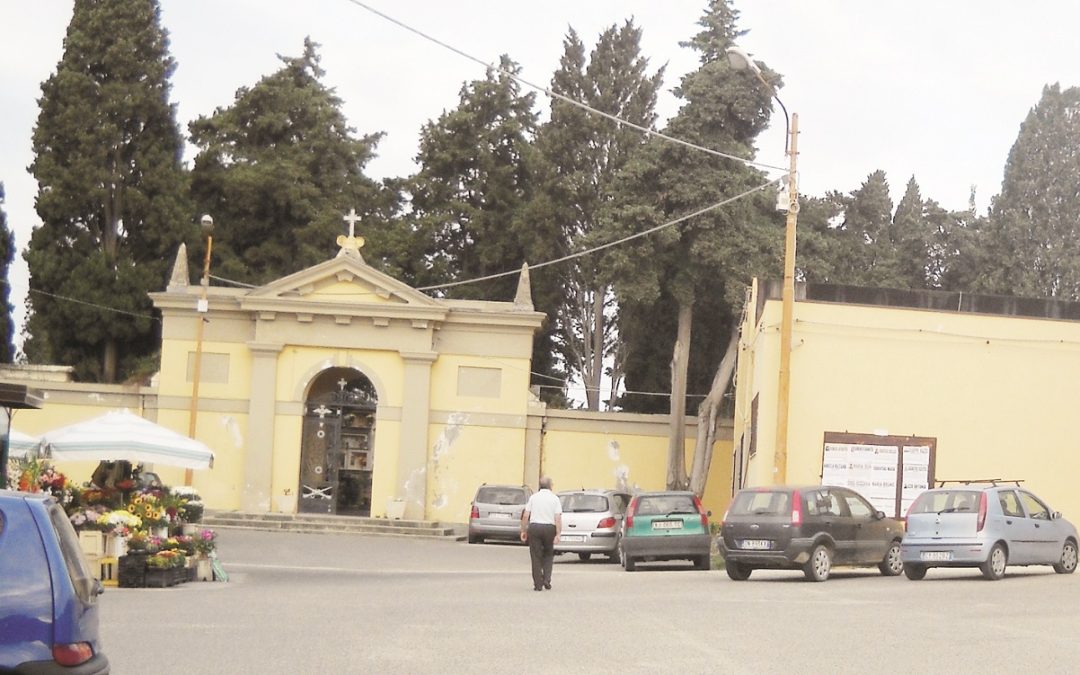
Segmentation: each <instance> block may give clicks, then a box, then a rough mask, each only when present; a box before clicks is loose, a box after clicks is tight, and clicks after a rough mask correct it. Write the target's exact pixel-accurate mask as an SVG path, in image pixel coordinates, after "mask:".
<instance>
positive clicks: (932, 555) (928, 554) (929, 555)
mask: <svg viewBox="0 0 1080 675" xmlns="http://www.w3.org/2000/svg"><path fill="white" fill-rule="evenodd" d="M919 559H920V560H952V551H923V552H922V553H920V554H919Z"/></svg>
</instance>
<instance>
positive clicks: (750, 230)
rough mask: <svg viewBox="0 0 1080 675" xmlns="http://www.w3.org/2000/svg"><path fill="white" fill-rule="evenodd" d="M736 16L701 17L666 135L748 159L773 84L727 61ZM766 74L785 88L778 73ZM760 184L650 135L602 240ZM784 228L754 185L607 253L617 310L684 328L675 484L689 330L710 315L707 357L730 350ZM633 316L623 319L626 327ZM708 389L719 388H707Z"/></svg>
mask: <svg viewBox="0 0 1080 675" xmlns="http://www.w3.org/2000/svg"><path fill="white" fill-rule="evenodd" d="M737 18H738V13H737V12H736V11H735V10H734V9H733V8H732V7H731V6H730V4H729V2H728V1H727V0H712V2H710V4H709V7H708V9H707V10H706V12H705V14H704V16H703V17H702V19H701V21H700V22H699V23H700V25H701V26H702V30H701V32H699V33H698V34H697V35H696V36H694V38H693V39H692V40H690V42H689V43H687V45H688V46H690V47H692V48H694V49H695V50H697V51H698V52H699V53H700V55H701V66H700V67H699V68H698V69H697V70H696V71H694V72H692V73H690V74H688V75H686V76H685V77H684V78H683V79H682V82H681V84H680V86H679V87H678V88H677V89H676V90H675V93H676V95H677V96H678V97H679V98H681V99H683V100H684V101H685V103H684V105H683V107H682V108H681V109H680V110H679V113H678V114H677V115H676V116H675V118H673V119H672V120H671V122H670V123H669V125H668V127H667V129H665V131H666V132H667V133H668V134H669V135H671V136H674V137H676V138H680V139H683V140H686V141H690V142H692V143H697V144H699V145H703V146H706V147H709V148H712V149H715V150H719V151H721V152H725V153H728V154H732V155H736V156H740V157H752V156H753V141H754V138H755V137H756V136H757V135H758V134H759V133H760V132H761V131H762V130H763V129H764V128H765V126H766V125H767V124H768V120H769V116H770V112H771V99H770V93H769V91H768V90H767V89H766V88H765V87H763V86H761V84H760V83H759V82H758V81H757V80H756V79H755V78H754V77H753V76H748V74H747V73H745V72H740V71H736V70H734V69H732V68H731V66H730V65H729V64H728V61H727V59H726V56H725V52H726V49H727V48H728V47H730V46H733V45H734V42H735V39H736V38H737V37H738V36H740V35H741V34H742V32H740V31H739V30H738V29H737V27H736V23H737ZM763 70H764V69H763ZM764 72H765V75H766V77H768V78H770V79H771V80H772V81H774V82H776V86H779V82H778V80H777V78H776V76H775V74H773V73H770V72H768V71H767V70H765V71H764ZM764 182H765V179H764V177H763V176H762V175H761V174H760V173H759V172H758V171H755V170H753V169H751V168H749V167H747V166H746V165H745V164H744V163H742V162H739V161H735V160H731V159H726V158H720V157H716V156H714V155H708V154H705V153H703V152H701V151H697V150H693V149H690V148H686V147H684V146H680V145H673V144H671V143H668V142H666V141H664V140H662V139H656V138H654V139H652V140H650V141H649V142H648V143H647V144H645V145H644V146H643V147H642V149H641V151H639V152H638V153H636V154H635V156H634V157H633V158H632V159H631V160H630V161H629V162H628V163H627V165H626V167H625V168H624V170H623V171H622V173H621V175H620V179H619V180H618V181H617V182H616V188H615V190H614V192H613V194H612V199H611V204H612V207H611V209H610V211H609V213H608V216H607V217H606V218H605V223H604V228H603V230H604V231H603V233H602V234H603V238H604V239H606V240H614V239H616V238H618V237H620V236H625V235H628V234H630V233H634V232H640V231H642V230H645V229H647V228H650V227H654V226H656V225H659V224H661V223H663V222H665V221H668V220H671V219H673V218H676V217H679V216H682V215H684V214H687V213H690V212H692V211H694V210H696V209H700V208H702V207H705V206H709V205H712V204H716V203H718V202H720V201H722V200H724V199H725V198H729V197H733V196H735V195H738V194H740V193H743V192H745V191H748V190H751V189H752V188H754V187H756V186H759V185H761V184H763V183H764ZM780 225H781V221H780V219H778V218H777V217H776V215H775V213H774V212H773V203H772V202H770V201H769V200H768V199H767V198H766V197H765V196H764V195H762V194H761V193H755V194H754V195H751V196H749V197H746V198H744V199H740V200H737V201H735V202H732V203H731V204H729V205H727V206H725V207H723V208H720V209H716V210H714V211H711V212H709V213H708V214H705V215H702V216H699V217H697V218H695V219H693V220H691V221H689V222H686V223H683V224H681V225H679V226H677V227H671V228H667V229H664V230H661V231H659V232H657V233H655V234H653V235H651V236H649V237H648V238H645V239H642V240H640V241H638V242H635V243H634V244H633V245H629V246H622V247H616V248H614V249H612V251H611V253H610V255H608V256H606V258H605V265H606V266H607V268H608V271H609V273H610V279H611V281H612V282H613V284H614V287H615V289H616V293H617V294H618V297H619V302H620V306H621V307H624V308H625V307H627V306H630V305H636V306H637V307H641V308H646V307H657V303H659V302H660V301H662V300H666V301H667V302H666V306H665V307H664V308H663V309H664V310H665V311H666V313H667V315H668V316H669V317H670V316H674V325H675V326H676V327H677V328H676V333H675V339H674V344H673V349H672V357H671V359H670V364H671V389H670V391H671V398H670V412H671V418H672V433H671V438H670V439H669V453H668V459H669V470H668V480H667V483H668V486H669V487H672V488H674V487H686V486H687V485H688V484H689V481H688V480H687V475H686V469H685V464H684V462H683V459H682V448H683V442H682V441H683V430H682V420H683V417H684V412H685V405H686V398H685V395H686V393H687V371H688V368H689V366H690V365H691V364H692V363H693V362H694V358H693V356H692V355H691V352H692V350H693V347H694V345H695V344H701V343H702V341H701V340H697V341H696V342H694V341H692V326H694V325H695V324H696V323H698V324H701V323H704V322H705V321H707V322H708V328H707V329H706V330H702V331H699V332H700V333H701V334H702V336H703V338H704V339H705V340H706V341H710V342H711V343H712V344H710V345H709V347H707V348H706V353H709V351H710V350H712V354H726V353H727V349H726V348H725V347H724V345H725V344H730V340H728V339H727V337H728V336H729V335H730V334H731V331H730V330H727V329H728V328H730V327H731V325H733V324H734V323H735V322H736V320H735V317H736V316H737V312H738V310H739V309H741V306H742V301H743V289H744V288H745V284H747V283H749V281H750V279H751V277H752V276H754V275H755V274H762V273H764V272H766V271H769V270H779V269H781V266H780V262H779V261H780V252H781V251H782V248H783V244H782V228H781V227H780ZM716 298H720V299H722V300H723V305H724V306H723V307H722V308H713V309H714V311H712V312H709V313H708V314H707V315H706V313H701V315H702V316H701V317H700V318H696V317H697V314H696V313H695V310H696V309H697V308H698V307H700V306H701V303H702V302H703V301H704V300H706V299H716ZM629 316H630V314H624V315H623V316H621V317H620V322H621V324H622V322H625V320H626V319H627V318H628V317H629ZM634 316H637V317H639V318H641V319H642V320H647V321H650V322H651V323H652V325H657V324H660V325H662V324H661V322H660V321H659V320H658V317H650V316H649V315H648V314H647V313H645V312H635V313H634ZM620 334H621V335H622V336H623V337H624V338H629V337H630V336H633V335H641V336H647V337H646V339H648V340H656V339H657V336H656V335H655V332H653V333H651V334H650V332H649V331H647V330H635V329H631V328H629V327H627V328H625V329H624V328H623V326H622V325H620ZM628 349H629V351H631V352H640V351H643V349H645V347H644V346H643V345H640V344H633V343H631V344H629V345H628ZM714 358H715V357H714ZM660 363H664V362H660ZM717 363H718V360H713V361H712V362H711V363H709V364H708V366H705V367H703V368H702V370H703V372H704V373H706V377H705V378H704V379H706V380H708V381H710V382H714V381H717V378H715V377H713V374H714V373H715V372H716V371H717ZM703 366H704V364H703ZM635 378H636V375H635V374H634V373H633V372H632V371H631V370H630V367H629V363H628V369H627V377H626V383H627V387H628V388H630V389H634V388H636V387H635V386H634V383H635ZM720 379H722V378H720ZM726 386H727V382H724V383H723V384H722V386H721V388H726ZM709 391H710V392H712V388H711V387H710V388H709ZM691 393H693V392H691ZM722 395H723V391H720V392H719V393H718V394H715V396H712V397H710V399H709V400H710V402H711V404H713V405H719V403H720V399H721V398H722ZM699 412H700V409H699ZM710 417H711V413H710ZM699 441H700V438H699ZM701 445H702V444H700V443H699V446H701ZM704 445H706V446H707V445H708V444H707V443H706V444H704ZM709 451H711V447H705V448H704V452H706V453H708V452H709ZM699 457H700V455H697V456H696V457H695V472H694V474H695V478H696V480H695V485H694V486H693V487H694V489H700V488H702V487H703V485H704V476H703V475H699V474H701V473H702V472H701V471H700V469H701V468H702V466H703V467H704V468H705V469H706V472H707V467H708V461H707V457H706V460H705V461H704V462H703V463H701V464H699V462H698V458H699Z"/></svg>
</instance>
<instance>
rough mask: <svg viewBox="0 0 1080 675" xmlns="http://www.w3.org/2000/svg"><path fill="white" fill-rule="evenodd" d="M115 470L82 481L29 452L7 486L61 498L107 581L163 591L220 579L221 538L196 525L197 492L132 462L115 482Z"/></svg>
mask: <svg viewBox="0 0 1080 675" xmlns="http://www.w3.org/2000/svg"><path fill="white" fill-rule="evenodd" d="M102 464H103V465H104V464H106V463H105V462H103V463H102ZM110 464H112V463H110ZM124 464H127V462H124ZM99 468H100V467H99ZM113 468H115V467H108V470H106V471H104V472H102V473H101V475H102V476H103V475H108V476H110V478H109V479H108V480H104V479H102V478H101V477H100V476H99V472H98V471H95V472H94V473H95V477H98V478H97V480H100V481H101V482H102V483H104V484H103V485H98V484H96V483H95V482H94V481H93V480H92V481H90V482H87V483H84V484H82V485H76V484H75V483H74V482H73V481H71V480H69V479H68V478H67V477H66V476H64V474H62V473H60V472H58V471H56V470H55V468H53V467H52V466H51V464H50V462H49V460H47V459H41V458H38V457H36V456H33V455H29V456H27V457H22V458H18V459H12V460H10V461H9V467H8V476H9V479H8V480H9V486H8V487H10V488H11V489H16V490H20V491H23V492H45V493H49V494H51V495H52V496H53V497H55V498H56V500H57V501H58V502H59V503H60V504H61V505H62V506H63V507H64V510H65V512H66V513H67V514H68V518H69V520H70V521H71V524H72V526H73V527H74V528H75V530H76V532H78V533H79V538H80V542H81V543H82V545H83V552H84V554H85V555H86V556H87V558H88V559H89V562H90V563H91V565H92V568H93V567H96V566H97V565H101V567H102V580H103V582H105V584H106V585H119V586H123V587H158V588H163V587H167V586H173V585H176V584H178V583H182V582H185V581H194V580H202V581H212V580H214V576H215V575H214V573H213V570H212V567H213V565H212V562H213V560H214V559H215V558H216V556H217V551H216V549H217V535H216V533H215V532H214V531H213V530H208V529H203V528H201V527H200V526H199V525H198V523H199V521H200V520H201V519H202V514H203V504H202V501H201V499H200V498H199V494H198V492H197V491H196V490H195V489H194V488H192V487H187V486H177V487H169V486H166V485H162V484H161V483H160V482H158V481H154V480H149V481H148V480H144V479H143V478H144V476H142V475H140V473H141V472H140V468H141V467H138V466H136V467H134V468H131V467H130V465H128V468H127V471H126V473H123V472H122V473H121V474H120V477H119V479H117V476H116V474H115V473H113V471H112V469H113Z"/></svg>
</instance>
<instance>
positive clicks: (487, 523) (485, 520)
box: [469, 484, 532, 544]
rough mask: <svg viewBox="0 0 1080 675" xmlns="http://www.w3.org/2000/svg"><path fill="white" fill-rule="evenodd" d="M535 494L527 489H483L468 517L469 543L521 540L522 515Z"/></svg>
mask: <svg viewBox="0 0 1080 675" xmlns="http://www.w3.org/2000/svg"><path fill="white" fill-rule="evenodd" d="M530 495H532V490H530V489H529V488H528V487H526V486H524V485H486V484H485V485H481V486H480V487H479V488H478V489H477V490H476V496H475V497H473V502H472V509H471V511H470V513H469V543H470V544H482V543H484V540H486V539H503V540H507V541H517V540H519V539H520V537H521V512H522V511H524V510H525V502H527V501H529V496H530Z"/></svg>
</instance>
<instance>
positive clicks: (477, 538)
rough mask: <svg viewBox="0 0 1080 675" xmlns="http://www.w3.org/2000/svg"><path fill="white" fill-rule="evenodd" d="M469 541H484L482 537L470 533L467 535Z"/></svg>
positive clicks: (477, 542)
mask: <svg viewBox="0 0 1080 675" xmlns="http://www.w3.org/2000/svg"><path fill="white" fill-rule="evenodd" d="M469 543H470V544H483V543H484V538H483V537H480V536H477V535H475V534H470V535H469Z"/></svg>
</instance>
